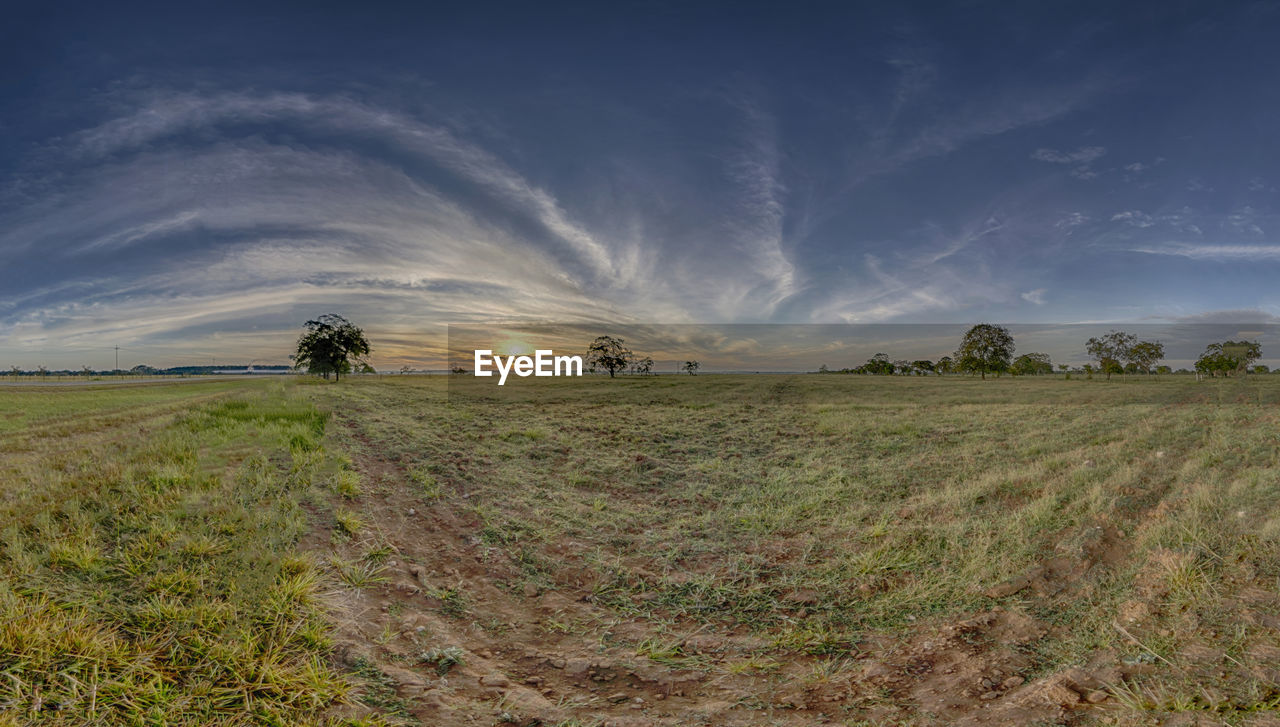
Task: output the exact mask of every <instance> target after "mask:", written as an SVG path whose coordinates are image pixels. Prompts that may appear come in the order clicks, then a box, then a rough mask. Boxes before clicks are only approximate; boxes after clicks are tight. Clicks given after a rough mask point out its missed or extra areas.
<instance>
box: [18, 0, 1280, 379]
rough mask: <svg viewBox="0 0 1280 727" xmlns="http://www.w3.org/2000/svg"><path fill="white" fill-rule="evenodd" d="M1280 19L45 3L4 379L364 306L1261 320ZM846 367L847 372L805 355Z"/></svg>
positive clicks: (281, 334)
mask: <svg viewBox="0 0 1280 727" xmlns="http://www.w3.org/2000/svg"><path fill="white" fill-rule="evenodd" d="M1277 31H1280V7H1278V6H1276V5H1274V4H1265V3H1180V2H1153V3H1139V2H1133V3H1096V4H1095V3H1080V2H1071V3H1067V2H1063V3H970V2H957V3H938V2H929V3H853V2H839V3H824V2H805V3H777V2H769V3H754V2H742V1H738V2H731V3H715V2H644V3H638V2H610V3H599V2H596V3H585V2H584V3H553V2H547V3H515V2H510V3H482V2H481V3H448V4H444V3H426V2H415V3H406V4H395V3H343V4H338V3H323V2H308V3H296V4H290V3H272V2H256V3H251V4H235V3H225V2H224V3H199V2H192V3H163V4H161V3H156V4H138V3H94V4H80V5H77V4H74V3H57V4H54V3H29V4H27V5H26V6H25V7H10V8H8V9H6V18H5V22H4V23H3V24H2V28H0V256H2V259H3V265H2V266H0V365H3V366H4V367H5V368H7V367H8V366H10V365H18V366H22V367H35V366H37V365H46V366H50V367H51V368H79V367H80V366H84V365H88V366H91V367H93V368H110V367H111V366H113V365H114V360H113V356H114V355H115V353H116V352H115V347H116V346H119V347H120V351H119V354H120V364H121V366H122V367H124V368H128V367H131V366H133V365H135V364H144V363H145V364H150V365H159V366H168V365H191V364H202V363H208V362H211V361H222V362H225V363H231V362H235V363H247V362H251V361H256V362H260V363H283V362H287V356H288V354H289V353H290V351H291V349H292V346H293V343H294V341H295V339H296V338H297V335H298V331H299V330H300V327H301V324H302V323H303V322H304V321H305V320H307V319H309V318H314V317H316V316H318V315H320V314H322V313H328V312H333V313H339V314H341V315H344V316H346V317H347V318H349V319H351V320H352V321H353V322H355V323H356V324H357V325H360V326H362V327H363V328H364V329H365V331H366V332H367V333H368V335H369V338H370V340H371V342H372V344H373V347H374V351H373V355H372V356H371V360H372V363H373V364H374V365H375V367H378V368H384V369H385V368H399V367H400V366H404V365H410V366H429V365H431V364H432V363H433V361H434V360H435V359H434V358H433V356H434V355H435V354H433V351H435V352H438V351H439V350H440V349H441V348H442V347H443V341H444V340H445V337H446V331H447V326H448V325H450V324H453V325H480V326H500V325H503V324H511V325H515V324H527V323H555V322H567V323H575V324H578V323H586V324H592V325H596V326H598V328H599V329H600V330H601V332H607V331H608V330H609V329H610V327H611V326H614V325H617V326H624V325H634V324H693V323H716V324H778V323H795V324H801V323H803V324H842V323H844V324H850V323H851V324H881V323H893V324H904V323H905V324H919V323H946V324H964V323H976V322H979V321H988V322H993V323H1023V324H1046V325H1047V324H1079V323H1084V324H1089V325H1097V326H1098V331H1097V333H1104V332H1105V331H1106V330H1108V329H1109V328H1111V327H1115V326H1119V325H1122V324H1124V323H1133V322H1144V323H1145V322H1157V323H1158V322H1165V323H1179V324H1180V323H1203V322H1220V321H1230V322H1241V323H1249V324H1253V323H1261V324H1269V323H1276V322H1280V287H1278V286H1277V285H1276V281H1277V280H1280V134H1277V133H1276V130H1277V129H1278V128H1280V84H1276V83H1275V82H1274V77H1273V76H1274V74H1273V73H1272V71H1271V69H1273V68H1275V67H1277V65H1278V64H1280V45H1277V44H1276V43H1275V42H1274V39H1275V37H1276V35H1277ZM818 363H827V364H828V365H831V366H833V367H835V366H842V365H856V364H857V363H859V361H849V362H844V361H835V360H832V361H823V362H817V361H815V362H813V364H812V365H814V366H816V365H817V364H818Z"/></svg>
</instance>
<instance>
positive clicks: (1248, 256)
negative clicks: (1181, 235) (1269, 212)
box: [1129, 243, 1280, 262]
mask: <svg viewBox="0 0 1280 727" xmlns="http://www.w3.org/2000/svg"><path fill="white" fill-rule="evenodd" d="M1129 250H1130V252H1140V253H1145V254H1148V255H1170V256H1175V257H1185V258H1191V259H1193V260H1220V261H1233V260H1239V261H1258V262H1263V261H1274V260H1280V245H1188V244H1181V243H1169V244H1166V245H1161V246H1152V247H1134V248H1129Z"/></svg>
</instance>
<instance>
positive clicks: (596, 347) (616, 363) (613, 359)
mask: <svg viewBox="0 0 1280 727" xmlns="http://www.w3.org/2000/svg"><path fill="white" fill-rule="evenodd" d="M630 362H631V350H630V349H628V348H627V347H626V344H625V342H624V341H623V340H622V339H621V338H614V337H613V336H596V340H594V341H592V342H591V345H590V346H588V347H587V364H588V365H589V366H591V368H593V369H597V368H600V369H604V370H605V371H608V372H609V378H611V379H612V378H613V375H614V374H616V373H618V372H619V371H623V370H625V369H626V368H627V364H629V363H630Z"/></svg>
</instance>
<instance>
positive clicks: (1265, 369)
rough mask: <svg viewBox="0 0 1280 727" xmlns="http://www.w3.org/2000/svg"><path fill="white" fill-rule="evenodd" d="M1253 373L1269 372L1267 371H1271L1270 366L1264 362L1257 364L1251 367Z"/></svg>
mask: <svg viewBox="0 0 1280 727" xmlns="http://www.w3.org/2000/svg"><path fill="white" fill-rule="evenodd" d="M1253 373H1255V374H1269V373H1271V367H1270V366H1267V365H1266V364H1258V365H1257V366H1254V367H1253Z"/></svg>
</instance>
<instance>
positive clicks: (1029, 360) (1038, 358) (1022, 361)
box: [1010, 353, 1053, 376]
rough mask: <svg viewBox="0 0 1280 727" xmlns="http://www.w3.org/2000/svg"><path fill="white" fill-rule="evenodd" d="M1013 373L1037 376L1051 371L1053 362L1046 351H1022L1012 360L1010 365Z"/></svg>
mask: <svg viewBox="0 0 1280 727" xmlns="http://www.w3.org/2000/svg"><path fill="white" fill-rule="evenodd" d="M1010 368H1011V369H1012V371H1013V373H1015V374H1017V375H1019V376H1037V375H1040V374H1051V373H1053V363H1052V362H1050V361H1049V354H1047V353H1024V354H1022V355H1021V356H1019V357H1017V358H1016V359H1014V360H1013V364H1012V365H1011V366H1010Z"/></svg>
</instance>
